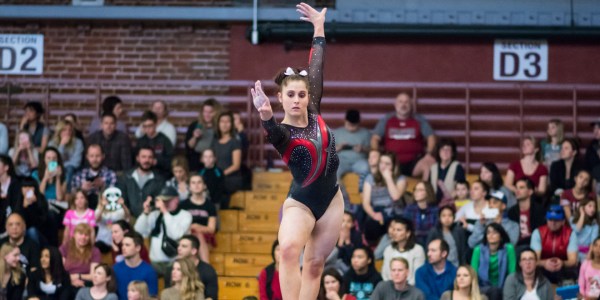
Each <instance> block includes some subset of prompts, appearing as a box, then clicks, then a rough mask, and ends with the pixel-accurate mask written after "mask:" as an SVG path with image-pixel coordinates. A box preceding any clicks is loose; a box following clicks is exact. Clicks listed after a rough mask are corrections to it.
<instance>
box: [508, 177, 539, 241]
mask: <svg viewBox="0 0 600 300" xmlns="http://www.w3.org/2000/svg"><path fill="white" fill-rule="evenodd" d="M515 186H516V187H517V193H516V196H517V205H515V206H513V207H511V208H510V209H509V210H508V218H509V219H511V220H513V221H514V222H517V223H519V242H518V243H517V245H518V246H527V247H529V244H530V240H531V233H532V232H533V231H534V230H535V229H537V228H538V227H540V226H542V225H544V224H546V219H545V218H544V215H543V214H541V213H540V212H541V211H544V208H543V207H542V205H540V204H538V203H537V201H534V200H533V198H532V197H533V182H531V180H529V179H527V178H523V179H521V180H517V184H516V185H515Z"/></svg>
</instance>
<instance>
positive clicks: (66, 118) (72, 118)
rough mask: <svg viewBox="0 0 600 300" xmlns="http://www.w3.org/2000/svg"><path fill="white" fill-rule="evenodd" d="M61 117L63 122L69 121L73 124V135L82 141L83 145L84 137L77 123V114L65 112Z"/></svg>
mask: <svg viewBox="0 0 600 300" xmlns="http://www.w3.org/2000/svg"><path fill="white" fill-rule="evenodd" d="M62 119H63V121H65V122H69V123H71V124H73V129H74V130H75V137H77V138H78V139H80V140H81V141H82V142H83V144H84V145H85V138H84V136H83V132H82V131H81V125H80V124H79V120H78V118H77V115H75V114H74V113H67V114H66V115H64V116H63V117H62Z"/></svg>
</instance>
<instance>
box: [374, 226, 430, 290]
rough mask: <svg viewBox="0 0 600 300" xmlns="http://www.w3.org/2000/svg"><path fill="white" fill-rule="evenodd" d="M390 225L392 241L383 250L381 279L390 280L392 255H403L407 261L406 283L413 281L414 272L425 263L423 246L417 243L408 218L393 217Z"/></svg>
mask: <svg viewBox="0 0 600 300" xmlns="http://www.w3.org/2000/svg"><path fill="white" fill-rule="evenodd" d="M390 227H392V234H391V240H392V243H391V245H389V246H388V247H387V248H385V250H384V252H383V266H382V267H381V277H382V278H383V280H390V278H391V277H390V262H391V261H392V258H394V257H403V258H404V259H406V261H408V268H409V269H410V273H409V274H408V283H409V284H411V283H413V284H414V282H415V272H416V271H417V269H419V267H421V266H422V265H423V263H425V251H423V247H421V245H419V244H417V241H416V237H415V234H414V232H415V231H414V228H413V224H412V222H411V221H410V220H407V219H404V218H396V219H393V220H392V222H391V223H390Z"/></svg>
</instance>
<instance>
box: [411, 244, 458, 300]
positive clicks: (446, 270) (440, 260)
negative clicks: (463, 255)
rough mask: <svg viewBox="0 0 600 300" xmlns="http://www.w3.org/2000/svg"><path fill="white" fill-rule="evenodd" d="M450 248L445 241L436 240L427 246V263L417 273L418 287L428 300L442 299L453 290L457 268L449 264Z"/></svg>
mask: <svg viewBox="0 0 600 300" xmlns="http://www.w3.org/2000/svg"><path fill="white" fill-rule="evenodd" d="M449 250H450V247H449V246H448V243H446V241H444V240H440V239H435V240H432V241H431V242H429V244H428V245H427V262H426V263H425V264H424V265H423V266H421V267H420V268H418V269H417V272H416V273H415V281H416V287H417V288H418V289H420V290H421V291H422V292H423V293H424V294H425V298H426V299H428V300H433V299H436V300H437V299H440V297H441V296H442V294H443V293H444V292H446V291H451V290H452V283H453V282H454V278H456V267H455V266H454V265H453V264H451V263H448V261H447V258H448V251H449Z"/></svg>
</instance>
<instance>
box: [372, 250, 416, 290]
mask: <svg viewBox="0 0 600 300" xmlns="http://www.w3.org/2000/svg"><path fill="white" fill-rule="evenodd" d="M390 270H391V271H390V273H391V278H390V280H387V281H381V282H379V284H377V287H376V288H375V290H374V291H373V294H372V295H371V298H370V299H372V300H385V299H411V300H425V295H424V294H423V291H421V290H420V289H418V288H416V287H414V286H412V285H410V284H408V274H409V266H408V261H407V260H406V259H405V258H404V257H394V258H392V260H391V261H390Z"/></svg>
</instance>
